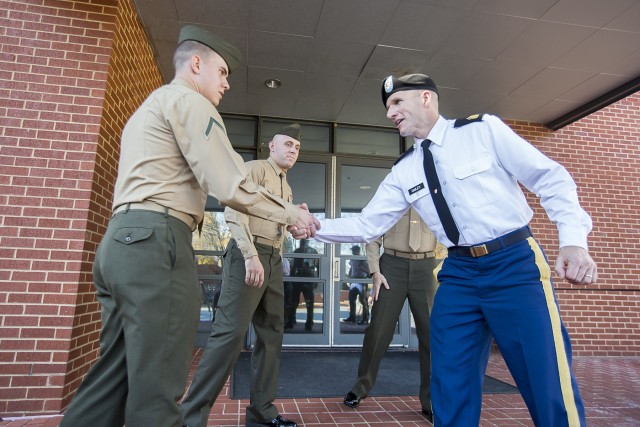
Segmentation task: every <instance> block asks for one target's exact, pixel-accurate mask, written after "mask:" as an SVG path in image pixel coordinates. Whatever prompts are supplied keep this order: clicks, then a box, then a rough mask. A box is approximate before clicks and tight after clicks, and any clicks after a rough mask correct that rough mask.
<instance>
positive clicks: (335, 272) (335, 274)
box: [333, 260, 340, 279]
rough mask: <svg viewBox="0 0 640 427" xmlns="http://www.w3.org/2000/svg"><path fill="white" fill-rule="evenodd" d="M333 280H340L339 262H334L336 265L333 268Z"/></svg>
mask: <svg viewBox="0 0 640 427" xmlns="http://www.w3.org/2000/svg"><path fill="white" fill-rule="evenodd" d="M333 278H334V279H339V278H340V260H336V264H335V266H334V268H333Z"/></svg>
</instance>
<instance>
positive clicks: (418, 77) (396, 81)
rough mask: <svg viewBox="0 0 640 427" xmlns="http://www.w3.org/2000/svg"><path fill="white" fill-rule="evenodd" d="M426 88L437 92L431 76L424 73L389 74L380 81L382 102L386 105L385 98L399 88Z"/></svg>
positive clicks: (399, 89)
mask: <svg viewBox="0 0 640 427" xmlns="http://www.w3.org/2000/svg"><path fill="white" fill-rule="evenodd" d="M420 89H427V90H431V91H434V92H435V93H438V87H437V86H436V84H435V83H434V82H433V80H432V79H431V77H429V76H427V75H426V74H407V75H405V76H402V77H397V78H396V77H393V76H389V77H387V78H386V79H384V82H382V103H383V104H384V105H385V106H386V105H387V99H389V97H390V96H391V95H392V94H394V93H396V92H399V91H401V90H420Z"/></svg>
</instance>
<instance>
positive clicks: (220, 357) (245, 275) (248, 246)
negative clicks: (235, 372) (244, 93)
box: [181, 123, 300, 427]
mask: <svg viewBox="0 0 640 427" xmlns="http://www.w3.org/2000/svg"><path fill="white" fill-rule="evenodd" d="M269 151H270V154H269V158H268V159H266V160H255V161H251V162H248V163H247V167H248V168H249V170H250V171H251V177H252V179H253V182H255V183H257V184H260V185H262V186H264V187H265V188H266V189H267V190H268V191H269V192H271V194H273V195H275V196H278V197H280V198H282V199H284V200H287V201H289V202H290V201H291V200H293V194H292V192H291V187H290V186H289V183H288V182H287V171H288V170H289V169H291V167H293V165H294V164H295V163H296V160H297V159H298V154H299V152H300V125H299V124H298V123H294V124H290V125H287V126H285V127H283V128H282V129H280V130H278V131H277V132H276V134H275V135H274V136H273V138H272V140H271V141H270V142H269ZM224 219H225V221H226V222H227V224H228V225H229V230H230V231H231V235H232V237H233V238H232V239H231V240H230V241H229V244H228V245H227V249H226V251H225V255H224V264H223V265H224V270H223V279H222V280H223V284H222V293H221V294H220V300H219V301H218V307H217V309H216V320H215V322H214V323H213V326H212V329H211V335H210V336H209V339H208V340H207V345H206V348H205V350H204V353H203V354H202V358H201V359H200V362H199V363H198V367H197V369H196V372H195V375H194V377H193V382H192V383H191V386H190V387H189V392H188V393H187V395H186V397H185V398H184V400H183V401H182V404H181V408H182V412H183V414H184V424H185V425H186V426H188V427H206V425H207V420H208V418H209V413H210V412H211V407H212V406H213V404H214V403H215V401H216V398H217V397H218V395H219V394H220V391H222V388H223V387H224V385H225V383H226V381H227V379H228V378H229V375H231V370H232V369H233V367H234V366H235V364H236V361H237V360H238V356H239V355H240V351H241V350H242V347H243V345H244V339H245V335H246V332H247V329H248V327H249V324H253V329H254V330H255V332H256V342H255V345H254V348H253V352H252V354H251V367H252V368H251V396H250V401H249V406H247V409H246V423H247V426H248V427H254V426H273V427H285V426H286V427H295V426H296V423H295V422H293V421H290V420H287V419H285V418H283V417H282V416H281V415H280V414H279V413H278V408H276V406H275V405H274V404H273V401H274V400H275V398H276V390H277V386H278V373H279V371H280V351H281V349H282V335H283V332H284V283H283V268H282V253H281V250H282V241H283V239H284V237H285V233H286V230H285V227H286V224H285V223H283V222H278V221H271V220H268V219H262V218H256V217H248V216H247V215H244V214H242V213H240V212H238V211H236V210H234V209H231V208H229V207H227V208H226V209H225V211H224Z"/></svg>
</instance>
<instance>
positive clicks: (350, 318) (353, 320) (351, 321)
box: [342, 316, 356, 323]
mask: <svg viewBox="0 0 640 427" xmlns="http://www.w3.org/2000/svg"><path fill="white" fill-rule="evenodd" d="M342 321H343V322H345V323H356V318H355V317H351V316H349V317H347V318H346V319H342Z"/></svg>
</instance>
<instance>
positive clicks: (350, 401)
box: [344, 391, 367, 408]
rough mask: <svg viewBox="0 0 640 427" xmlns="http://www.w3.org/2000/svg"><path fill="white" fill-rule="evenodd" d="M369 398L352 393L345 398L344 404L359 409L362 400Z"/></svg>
mask: <svg viewBox="0 0 640 427" xmlns="http://www.w3.org/2000/svg"><path fill="white" fill-rule="evenodd" d="M365 397H367V396H362V397H360V396H357V395H356V394H355V393H354V392H352V391H350V392H349V393H347V395H346V396H345V397H344V404H345V405H347V406H349V407H351V408H357V407H358V405H359V404H360V401H361V400H362V399H364V398H365Z"/></svg>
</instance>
